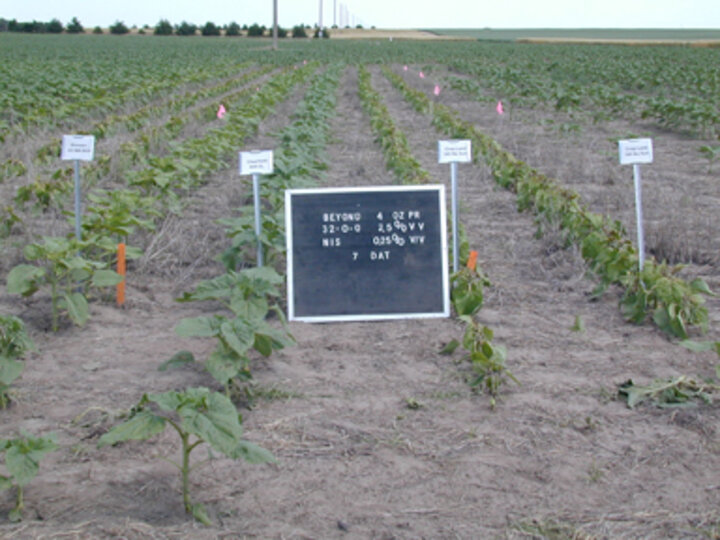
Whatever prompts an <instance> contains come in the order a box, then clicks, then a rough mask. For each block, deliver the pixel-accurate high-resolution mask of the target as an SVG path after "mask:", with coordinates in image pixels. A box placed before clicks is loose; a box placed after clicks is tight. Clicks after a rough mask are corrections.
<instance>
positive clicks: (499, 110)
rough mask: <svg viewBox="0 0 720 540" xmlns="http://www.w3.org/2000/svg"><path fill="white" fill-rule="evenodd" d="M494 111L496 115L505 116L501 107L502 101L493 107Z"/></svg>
mask: <svg viewBox="0 0 720 540" xmlns="http://www.w3.org/2000/svg"><path fill="white" fill-rule="evenodd" d="M495 110H496V111H497V113H498V114H505V110H504V109H503V106H502V101H498V103H497V106H496V107H495Z"/></svg>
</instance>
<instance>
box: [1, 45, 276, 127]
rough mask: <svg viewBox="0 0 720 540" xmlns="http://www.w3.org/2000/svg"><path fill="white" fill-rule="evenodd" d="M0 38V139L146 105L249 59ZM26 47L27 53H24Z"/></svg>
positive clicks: (220, 52)
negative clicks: (28, 49)
mask: <svg viewBox="0 0 720 540" xmlns="http://www.w3.org/2000/svg"><path fill="white" fill-rule="evenodd" d="M2 39H3V45H4V46H3V47H2V48H0V51H2V52H0V58H2V60H3V61H2V62H0V74H1V75H0V139H5V138H6V137H7V135H8V134H9V133H10V132H11V131H13V130H17V131H18V132H20V133H22V132H25V131H26V130H27V128H29V127H31V126H38V125H42V126H43V127H47V126H48V124H55V123H58V122H68V121H70V122H77V121H78V120H80V119H83V118H87V117H88V116H90V115H94V114H98V113H100V114H104V111H108V110H115V109H117V108H120V107H127V106H128V105H130V104H147V103H150V102H151V101H152V100H153V99H156V98H157V97H159V96H162V95H165V94H167V93H168V92H170V91H172V90H173V89H175V88H177V87H179V86H182V85H194V84H202V83H206V82H207V81H209V80H212V79H217V78H222V77H223V76H227V75H230V74H232V73H233V72H236V71H237V70H238V69H240V68H241V66H242V64H243V63H246V62H247V61H248V59H247V58H244V59H242V60H241V61H238V58H237V55H234V54H231V53H232V50H228V49H216V48H205V47H194V48H193V47H177V46H171V45H169V44H165V45H162V44H155V46H153V47H147V44H141V43H140V42H132V41H130V42H127V43H123V44H122V46H121V47H116V48H114V47H113V46H112V45H113V44H110V43H107V44H103V42H102V40H99V41H98V40H96V39H94V38H92V37H90V38H89V40H88V41H86V40H85V39H83V40H81V41H80V42H78V41H76V40H74V39H72V38H65V40H64V41H63V40H62V38H58V37H56V36H53V37H50V36H7V35H4V36H2ZM28 45H30V46H31V50H30V51H29V52H26V51H27V47H28ZM42 45H47V46H48V47H52V46H54V45H57V47H58V52H56V53H55V54H53V52H54V51H52V50H50V51H43V50H42V49H41V48H40V47H41V46H42ZM114 45H118V44H117V43H115V44H114ZM58 55H62V56H60V57H58ZM264 63H267V62H264Z"/></svg>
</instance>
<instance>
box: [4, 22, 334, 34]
mask: <svg viewBox="0 0 720 540" xmlns="http://www.w3.org/2000/svg"><path fill="white" fill-rule="evenodd" d="M135 28H136V27H133V29H135ZM108 30H109V32H110V33H111V34H115V35H123V34H128V33H130V28H128V27H127V26H126V25H125V23H124V22H122V21H116V22H115V23H114V24H113V25H111V26H110V27H109V28H108ZM309 30H312V27H310V26H306V25H302V24H298V25H296V26H293V28H292V30H290V31H288V30H286V29H285V28H281V27H278V37H280V38H286V37H288V35H290V36H292V37H294V38H306V37H308V31H309ZM149 31H150V27H149V26H148V25H145V26H144V27H143V28H140V29H139V30H138V33H139V34H147V33H148V32H149ZM0 32H24V33H30V34H61V33H63V32H66V33H68V34H83V33H85V28H83V25H82V24H81V23H80V21H79V20H78V18H77V17H73V19H72V21H70V22H69V23H68V24H67V25H66V26H64V25H63V23H62V22H60V21H59V20H58V19H53V20H51V21H50V22H41V21H32V22H18V21H17V20H16V19H13V20H11V21H8V20H6V19H3V18H0ZM92 32H93V33H94V34H102V33H103V32H104V31H103V29H102V28H101V27H99V26H96V27H95V28H94V29H93V30H92ZM198 32H199V33H200V35H203V36H222V35H225V36H228V37H238V36H243V35H245V36H247V37H262V36H271V35H272V27H271V28H267V27H266V26H264V25H262V26H261V25H259V24H257V23H253V24H251V25H250V26H248V25H247V24H245V25H243V26H242V27H241V26H240V25H239V24H238V23H236V22H234V21H233V22H231V23H229V24H226V25H223V26H219V25H217V24H215V23H213V22H210V21H208V22H206V23H205V24H204V25H203V26H198V25H196V24H192V23H189V22H187V21H183V22H181V23H180V24H175V25H173V24H171V23H170V21H168V20H167V19H161V20H160V21H159V22H158V23H157V24H156V25H155V27H154V29H153V30H152V33H153V34H154V35H156V36H195V35H197V34H198ZM313 37H316V38H317V37H320V31H319V29H318V28H317V27H315V28H314V32H313ZM322 37H324V38H327V37H330V32H329V31H328V29H327V28H323V31H322Z"/></svg>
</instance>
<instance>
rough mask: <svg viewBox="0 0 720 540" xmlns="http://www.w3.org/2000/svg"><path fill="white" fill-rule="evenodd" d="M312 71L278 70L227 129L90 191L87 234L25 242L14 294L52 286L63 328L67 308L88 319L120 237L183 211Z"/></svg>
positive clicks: (11, 285) (112, 278)
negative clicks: (122, 183) (91, 294)
mask: <svg viewBox="0 0 720 540" xmlns="http://www.w3.org/2000/svg"><path fill="white" fill-rule="evenodd" d="M313 69H314V68H313V67H312V66H307V67H305V68H301V69H297V70H293V69H289V70H286V71H285V72H283V73H280V74H279V75H277V76H276V77H274V78H273V79H271V80H270V81H269V82H268V83H267V84H266V85H265V86H264V87H263V88H262V89H261V90H260V91H258V92H255V93H253V94H252V95H251V96H250V97H249V99H247V100H246V101H245V102H244V103H243V104H242V105H239V106H238V107H237V108H236V109H233V110H232V111H231V113H230V114H229V115H228V117H227V122H225V123H224V125H223V127H222V128H216V129H212V130H210V131H209V132H208V133H206V134H205V136H203V137H201V138H196V139H191V140H186V141H185V142H183V143H182V144H180V145H178V146H177V147H175V148H174V149H173V150H172V152H171V155H170V156H169V157H163V158H158V159H151V160H150V164H149V166H148V167H146V168H144V169H141V170H139V171H135V172H134V173H133V174H131V175H128V183H129V186H128V187H127V188H125V189H116V190H113V191H111V192H108V191H103V190H98V191H97V192H95V193H91V194H90V195H88V198H89V199H90V200H91V201H92V202H93V203H94V205H93V206H92V207H90V208H89V209H88V214H89V215H88V218H87V219H86V220H85V221H84V224H83V238H82V240H80V241H78V240H76V239H68V238H65V237H44V238H43V239H42V241H39V242H33V243H31V244H28V245H27V246H25V248H24V250H23V251H24V255H25V257H26V259H27V260H28V261H29V262H31V263H32V264H21V265H19V266H16V267H15V268H14V269H13V270H11V271H10V273H9V275H8V292H10V293H17V294H21V295H23V296H30V295H32V294H34V293H35V292H37V291H38V290H40V289H41V288H45V287H48V288H49V289H50V293H51V299H52V308H53V309H52V314H53V327H54V328H57V325H58V316H59V314H60V313H66V314H67V315H68V316H69V317H70V319H71V320H72V321H73V322H74V323H76V324H79V325H82V324H84V322H85V321H86V320H87V317H88V316H89V310H88V306H87V299H86V295H87V292H88V289H89V288H91V287H104V286H108V285H113V284H114V283H116V282H117V279H118V276H116V275H115V274H114V272H112V271H110V270H109V269H108V267H109V264H110V262H112V261H113V260H114V257H115V249H116V245H117V243H118V242H121V241H122V242H128V241H131V240H132V238H131V235H132V234H133V233H134V232H135V231H136V229H138V228H147V229H153V228H154V221H155V220H156V219H158V217H159V216H160V215H162V214H163V213H164V211H165V210H167V209H173V210H174V211H179V209H180V199H181V196H182V195H183V194H186V193H188V192H189V191H190V190H191V189H194V188H196V187H198V186H199V185H201V184H202V183H203V182H204V179H205V178H206V177H207V175H209V174H212V173H214V172H216V171H218V170H220V169H222V168H226V167H227V164H228V163H229V162H232V159H233V158H234V157H235V152H236V150H237V148H238V147H240V146H241V144H242V141H244V140H245V138H246V137H247V136H249V135H251V134H252V133H254V132H255V131H256V130H257V127H258V125H259V122H260V120H261V119H262V118H264V117H265V116H267V115H269V114H270V113H271V112H272V111H273V109H274V106H275V105H276V104H277V103H278V102H279V101H280V100H282V99H284V98H285V97H286V96H287V95H288V92H289V91H290V89H291V88H292V87H293V86H294V85H296V84H298V83H299V82H301V81H303V80H305V79H306V78H307V77H308V76H309V75H310V73H311V72H312V70H313ZM80 253H82V254H83V255H82V256H81V255H80ZM140 253H141V250H139V249H133V248H129V249H128V256H129V257H137V256H139V255H140ZM78 284H81V285H82V287H79V286H78Z"/></svg>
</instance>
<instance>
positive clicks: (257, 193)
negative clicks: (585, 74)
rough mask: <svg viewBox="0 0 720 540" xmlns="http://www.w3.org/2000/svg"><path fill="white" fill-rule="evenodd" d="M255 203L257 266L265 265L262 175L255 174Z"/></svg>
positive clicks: (253, 176)
mask: <svg viewBox="0 0 720 540" xmlns="http://www.w3.org/2000/svg"><path fill="white" fill-rule="evenodd" d="M252 179H253V201H254V205H255V237H256V239H257V265H258V266H262V265H263V246H262V240H261V239H260V235H261V234H262V221H261V218H260V175H259V174H253V175H252Z"/></svg>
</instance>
